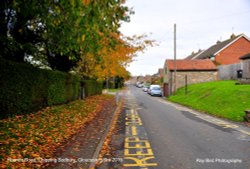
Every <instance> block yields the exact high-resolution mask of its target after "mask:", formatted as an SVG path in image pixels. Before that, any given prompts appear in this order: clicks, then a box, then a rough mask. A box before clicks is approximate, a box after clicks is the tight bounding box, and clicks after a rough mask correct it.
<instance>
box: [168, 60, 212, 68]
mask: <svg viewBox="0 0 250 169" xmlns="http://www.w3.org/2000/svg"><path fill="white" fill-rule="evenodd" d="M165 66H167V68H168V69H169V70H170V71H171V70H174V68H175V64H174V60H166V62H165ZM176 68H177V70H217V68H216V66H215V64H214V63H213V62H212V61H211V60H209V59H202V60H176Z"/></svg>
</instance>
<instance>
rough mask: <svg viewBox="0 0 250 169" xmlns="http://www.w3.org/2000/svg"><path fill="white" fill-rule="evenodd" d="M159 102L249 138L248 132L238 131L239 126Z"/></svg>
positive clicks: (165, 102)
mask: <svg viewBox="0 0 250 169" xmlns="http://www.w3.org/2000/svg"><path fill="white" fill-rule="evenodd" d="M158 101H159V102H161V103H164V104H167V105H170V106H173V107H175V108H176V109H178V110H180V111H188V112H189V113H191V114H193V115H195V116H196V117H198V118H200V119H202V120H205V121H207V122H210V123H213V124H215V125H218V126H220V127H223V128H231V129H235V130H237V131H239V132H241V133H243V134H246V135H249V136H250V132H247V131H245V130H242V129H239V126H238V125H235V124H231V123H228V122H226V121H223V120H220V119H216V118H215V117H210V116H208V115H202V114H199V113H196V112H193V110H192V109H189V108H186V107H183V106H180V105H176V104H174V103H169V102H167V101H164V100H162V99H159V100H158Z"/></svg>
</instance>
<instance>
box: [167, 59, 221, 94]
mask: <svg viewBox="0 0 250 169" xmlns="http://www.w3.org/2000/svg"><path fill="white" fill-rule="evenodd" d="M175 68H176V80H175V78H174V77H175ZM215 80H217V68H216V65H215V64H214V63H213V62H212V61H211V60H209V59H202V60H176V61H174V60H168V59H167V60H166V61H165V64H164V93H165V95H166V96H167V95H170V94H171V93H173V92H174V91H175V89H178V88H180V87H183V86H185V85H189V84H194V83H201V82H208V81H215Z"/></svg>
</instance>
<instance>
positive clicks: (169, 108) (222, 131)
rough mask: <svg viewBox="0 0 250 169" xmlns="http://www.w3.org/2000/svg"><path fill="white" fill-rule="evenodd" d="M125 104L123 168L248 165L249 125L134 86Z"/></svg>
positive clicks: (240, 168) (219, 168)
mask: <svg viewBox="0 0 250 169" xmlns="http://www.w3.org/2000/svg"><path fill="white" fill-rule="evenodd" d="M125 108H126V112H127V116H126V117H127V118H126V138H125V148H124V159H125V162H124V166H125V168H144V169H146V168H157V169H172V168H173V169H175V168H176V169H235V168H237V169H249V168H250V129H249V128H248V127H245V126H242V125H240V124H238V123H232V122H228V121H224V120H221V119H217V118H214V117H210V116H207V115H205V114H203V113H199V112H196V111H192V110H190V109H187V108H185V107H182V106H178V105H176V104H173V103H170V102H167V101H165V100H163V98H160V97H151V96H149V95H148V94H146V93H144V92H143V91H142V90H141V89H139V88H136V87H134V86H130V87H129V91H128V92H127V94H126V103H125ZM133 137H134V138H133ZM145 157H147V158H145Z"/></svg>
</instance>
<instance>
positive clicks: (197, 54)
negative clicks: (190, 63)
mask: <svg viewBox="0 0 250 169" xmlns="http://www.w3.org/2000/svg"><path fill="white" fill-rule="evenodd" d="M203 52H204V50H199V51H198V52H193V53H192V54H191V55H189V56H187V57H186V58H185V59H193V58H195V57H197V56H199V55H200V54H201V53H203Z"/></svg>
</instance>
